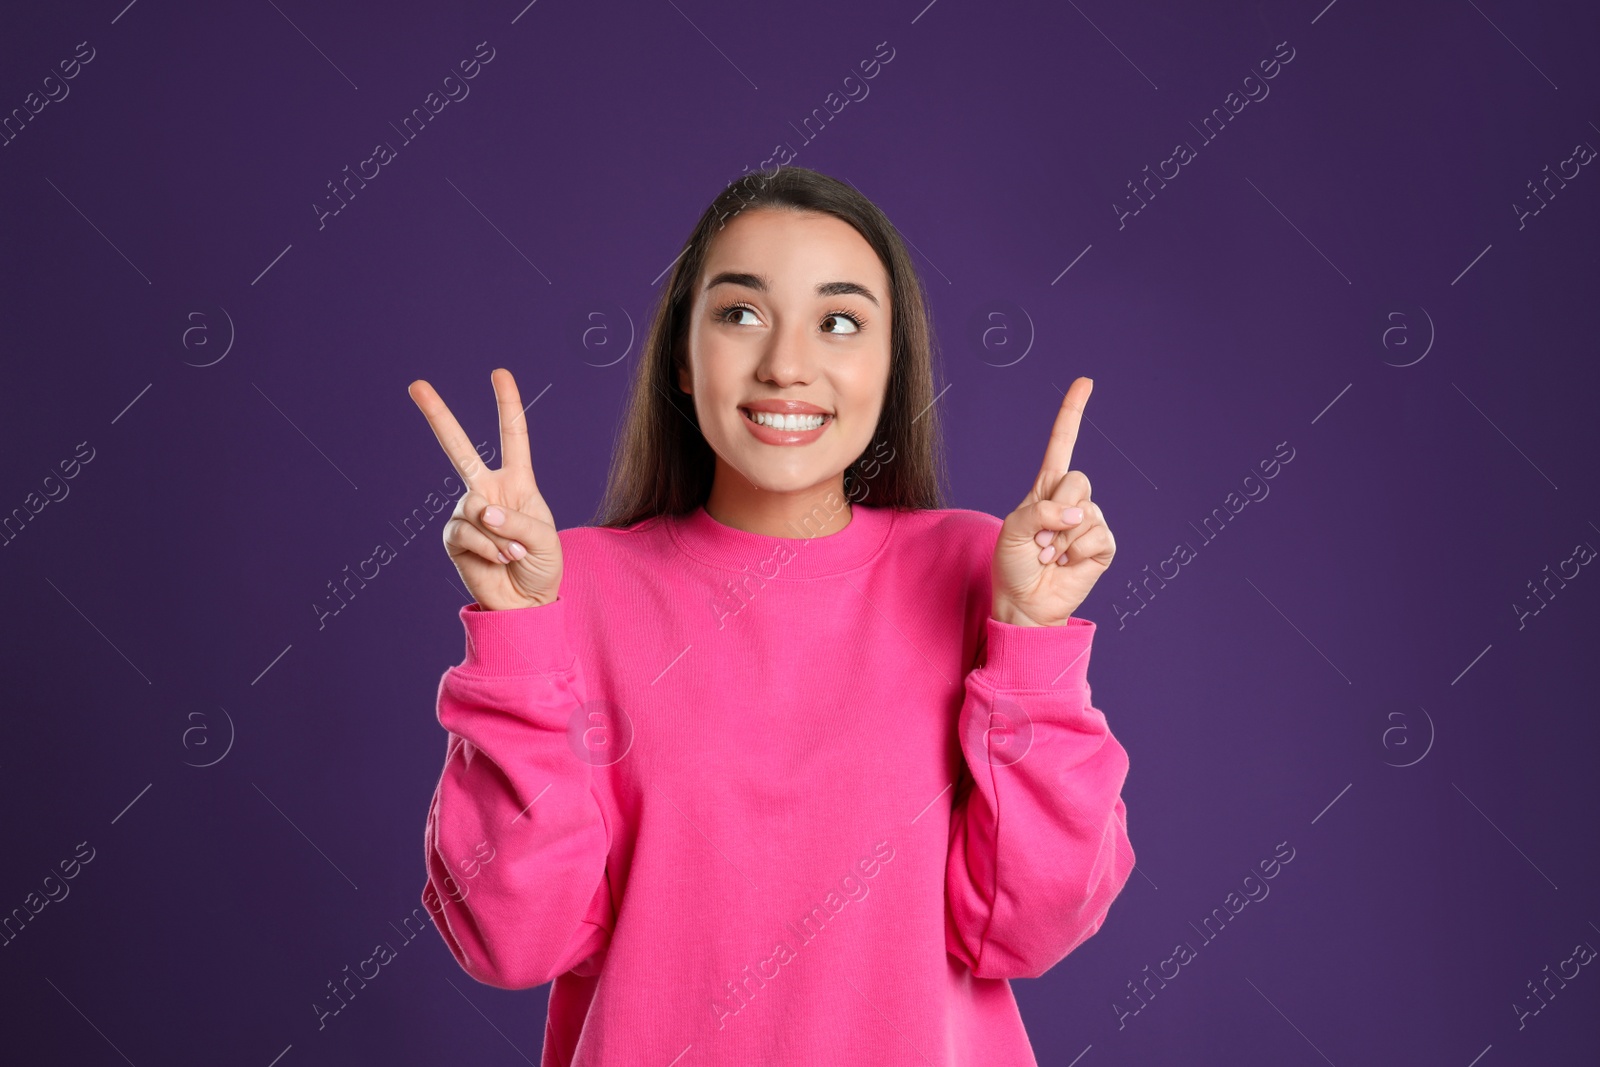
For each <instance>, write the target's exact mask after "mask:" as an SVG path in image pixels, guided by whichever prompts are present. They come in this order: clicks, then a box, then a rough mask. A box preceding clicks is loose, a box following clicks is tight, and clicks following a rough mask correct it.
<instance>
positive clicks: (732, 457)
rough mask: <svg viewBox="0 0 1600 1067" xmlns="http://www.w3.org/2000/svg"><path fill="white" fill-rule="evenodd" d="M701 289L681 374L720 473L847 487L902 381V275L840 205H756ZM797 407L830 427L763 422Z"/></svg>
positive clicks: (756, 483) (740, 490) (712, 256)
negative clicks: (893, 299)
mask: <svg viewBox="0 0 1600 1067" xmlns="http://www.w3.org/2000/svg"><path fill="white" fill-rule="evenodd" d="M693 301H694V302H693V305H692V310H691V312H690V318H689V340H688V344H689V351H688V359H687V363H688V366H687V367H685V368H680V370H679V375H678V386H679V388H680V389H682V390H683V391H684V392H686V393H689V394H691V395H692V396H693V397H694V403H695V411H696V412H697V414H698V415H699V418H700V429H701V432H703V433H704V434H705V438H706V441H707V443H709V444H710V445H711V449H712V451H713V452H715V453H716V454H717V457H718V463H717V472H716V479H717V480H718V482H723V481H724V480H725V479H729V478H742V479H743V481H744V482H745V483H748V485H749V486H750V487H754V488H755V489H759V490H765V491H767V492H776V493H798V492H803V491H805V490H808V489H812V488H814V487H817V486H822V485H831V486H833V487H834V488H836V489H840V491H841V494H842V488H841V487H842V485H843V474H844V471H845V469H846V468H847V467H848V466H849V465H850V464H851V463H853V462H854V461H855V460H856V459H857V458H859V457H860V456H861V454H862V453H863V452H864V451H866V449H867V446H868V445H869V444H870V443H871V441H872V435H873V432H874V431H875V430H876V429H877V425H878V415H879V413H880V412H881V411H882V409H883V401H884V393H885V390H886V388H887V385H888V381H889V325H890V313H891V308H890V306H889V286H888V277H887V275H886V274H885V272H884V269H883V264H882V263H881V262H879V260H878V256H877V253H875V252H874V251H873V250H872V247H871V246H870V245H868V244H867V242H866V240H865V239H864V238H862V236H861V235H860V234H859V233H857V232H856V230H855V227H853V226H851V225H850V224H849V223H846V222H843V221H841V220H839V219H836V218H834V217H833V216H831V215H820V214H815V213H807V214H799V213H796V212H793V211H789V210H774V209H770V208H753V209H749V210H746V211H742V212H740V213H739V214H738V215H736V216H734V218H733V220H732V221H731V222H729V223H728V225H727V227H726V228H725V229H724V230H722V232H721V233H719V234H718V235H717V236H716V238H714V239H713V241H712V243H711V247H710V249H709V252H708V255H707V258H706V264H705V268H704V270H703V271H702V273H701V275H700V277H699V279H698V280H697V282H696V289H695V292H694V294H693ZM786 401H794V402H799V403H798V405H793V404H791V405H785V404H784V403H783V402H786ZM762 408H772V409H773V411H772V412H763V411H761V410H760V409H762ZM796 408H798V410H799V411H803V412H815V413H820V415H821V416H822V418H821V419H820V422H821V425H820V427H817V424H818V422H819V420H818V419H817V418H816V417H814V416H813V415H807V414H802V415H798V416H796V417H795V418H794V419H790V418H787V417H786V418H785V419H784V425H783V426H781V427H778V426H773V427H768V426H762V425H758V424H757V422H755V421H753V419H767V420H775V419H776V418H777V417H778V415H777V414H776V413H777V412H782V411H784V410H794V409H796ZM813 427H817V428H813ZM719 489H720V490H722V491H728V490H732V491H733V492H734V493H736V494H738V495H744V493H746V492H748V489H746V487H745V486H744V485H727V484H724V485H721V486H719Z"/></svg>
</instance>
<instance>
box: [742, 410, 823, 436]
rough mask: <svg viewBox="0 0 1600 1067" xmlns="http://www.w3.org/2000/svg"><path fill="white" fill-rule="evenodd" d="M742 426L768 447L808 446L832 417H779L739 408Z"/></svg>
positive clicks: (768, 412)
mask: <svg viewBox="0 0 1600 1067" xmlns="http://www.w3.org/2000/svg"><path fill="white" fill-rule="evenodd" d="M739 414H740V415H742V416H743V417H744V424H745V427H746V428H747V429H749V431H750V433H751V434H752V435H754V437H755V438H756V440H758V441H761V442H764V443H766V444H769V445H804V444H810V443H811V442H812V441H815V440H816V439H817V438H818V437H820V436H822V433H823V431H824V430H826V429H827V428H828V426H829V425H830V424H831V423H832V422H833V416H832V415H780V414H778V413H776V412H772V411H751V410H750V409H749V408H740V409H739Z"/></svg>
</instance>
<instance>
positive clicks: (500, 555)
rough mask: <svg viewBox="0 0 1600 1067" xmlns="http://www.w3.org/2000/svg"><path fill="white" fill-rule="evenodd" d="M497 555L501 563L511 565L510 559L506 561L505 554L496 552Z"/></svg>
mask: <svg viewBox="0 0 1600 1067" xmlns="http://www.w3.org/2000/svg"><path fill="white" fill-rule="evenodd" d="M495 555H497V556H499V557H500V562H501V563H510V562H511V561H510V560H509V559H506V554H505V553H504V552H496V553H495Z"/></svg>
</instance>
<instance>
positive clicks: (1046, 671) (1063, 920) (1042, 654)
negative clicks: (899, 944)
mask: <svg viewBox="0 0 1600 1067" xmlns="http://www.w3.org/2000/svg"><path fill="white" fill-rule="evenodd" d="M987 627H988V629H987V640H986V645H987V659H986V660H985V661H984V662H983V663H982V665H980V666H978V667H977V668H975V669H974V670H972V671H970V672H968V674H967V677H966V694H965V698H964V702H963V704H962V708H961V714H960V719H959V723H960V743H961V750H962V754H963V756H964V757H965V766H966V771H967V773H966V774H963V775H961V779H962V782H961V785H962V788H961V789H958V791H957V794H956V797H955V801H954V811H953V815H952V821H951V826H950V853H949V857H948V861H947V864H946V872H945V873H946V878H945V889H946V900H947V904H948V907H947V914H946V920H947V929H946V943H947V947H948V948H949V951H950V953H951V955H953V956H955V957H956V958H957V959H959V960H961V961H962V962H963V963H965V964H966V965H967V966H968V967H970V968H971V969H972V973H973V974H974V975H975V976H977V977H979V978H1037V977H1039V976H1040V975H1042V974H1043V973H1044V972H1045V971H1048V970H1049V969H1050V968H1051V967H1053V966H1055V965H1056V964H1057V963H1059V962H1060V961H1061V960H1062V959H1064V958H1065V957H1066V955H1067V954H1068V953H1069V952H1071V951H1072V950H1073V949H1074V948H1077V947H1078V945H1080V944H1082V943H1083V942H1084V941H1086V940H1088V938H1089V937H1090V936H1092V935H1093V934H1094V933H1095V932H1096V931H1097V930H1099V929H1100V924H1101V923H1102V922H1103V921H1104V920H1105V917H1106V912H1107V911H1108V910H1109V909H1110V907H1111V902H1112V901H1113V900H1114V899H1115V898H1116V896H1117V894H1118V893H1120V892H1121V891H1122V887H1123V885H1124V884H1126V882H1127V880H1128V877H1129V875H1130V874H1132V872H1133V865H1134V861H1135V857H1134V853H1133V848H1132V846H1131V844H1130V843H1129V841H1128V823H1127V809H1126V807H1125V806H1124V805H1123V802H1122V795H1121V792H1122V783H1123V780H1124V779H1125V778H1126V777H1127V772H1128V754H1127V752H1126V751H1124V750H1123V747H1122V745H1121V744H1119V743H1118V742H1117V739H1116V738H1115V737H1113V736H1112V735H1111V731H1110V729H1109V727H1108V726H1107V724H1106V717H1105V715H1104V714H1103V713H1102V712H1100V711H1099V710H1098V709H1097V708H1095V707H1094V706H1093V705H1092V704H1091V703H1090V692H1089V683H1088V667H1089V646H1090V644H1091V642H1092V639H1093V637H1094V631H1095V624H1094V623H1092V622H1090V621H1088V620H1086V619H1080V618H1076V617H1074V618H1071V619H1069V620H1068V621H1067V622H1066V623H1065V624H1063V625H1061V626H1013V625H1011V624H1009V623H1002V622H999V621H997V620H995V619H993V618H988V619H987ZM963 794H964V795H963Z"/></svg>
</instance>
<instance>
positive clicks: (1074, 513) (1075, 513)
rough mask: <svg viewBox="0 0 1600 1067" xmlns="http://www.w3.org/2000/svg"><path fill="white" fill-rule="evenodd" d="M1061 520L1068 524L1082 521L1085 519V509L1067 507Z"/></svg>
mask: <svg viewBox="0 0 1600 1067" xmlns="http://www.w3.org/2000/svg"><path fill="white" fill-rule="evenodd" d="M1061 521H1062V522H1065V523H1068V524H1071V523H1074V522H1082V521H1083V509H1082V508H1067V509H1066V510H1065V511H1063V512H1062V513H1061Z"/></svg>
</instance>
